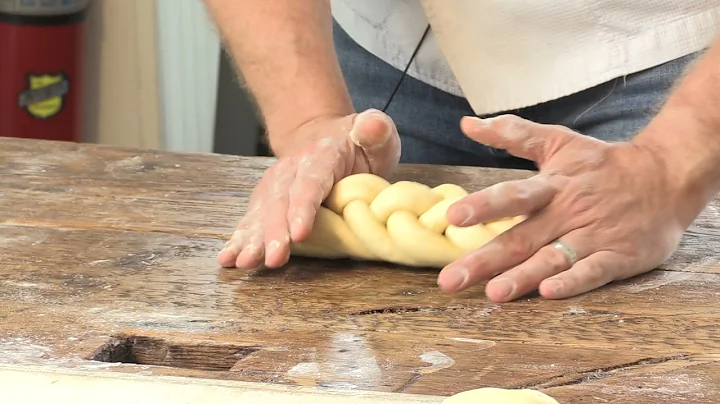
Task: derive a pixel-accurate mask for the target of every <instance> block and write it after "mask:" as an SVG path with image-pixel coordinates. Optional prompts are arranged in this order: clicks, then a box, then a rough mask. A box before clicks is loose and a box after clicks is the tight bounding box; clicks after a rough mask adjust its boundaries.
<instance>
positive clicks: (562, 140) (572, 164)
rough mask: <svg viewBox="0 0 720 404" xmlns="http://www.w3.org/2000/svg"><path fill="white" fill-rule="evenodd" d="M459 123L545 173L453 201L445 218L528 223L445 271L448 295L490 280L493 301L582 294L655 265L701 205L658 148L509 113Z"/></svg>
mask: <svg viewBox="0 0 720 404" xmlns="http://www.w3.org/2000/svg"><path fill="white" fill-rule="evenodd" d="M461 125H462V129H463V131H464V132H465V134H466V135H467V136H469V137H470V138H472V139H474V140H476V141H478V142H480V143H483V144H486V145H489V146H493V147H496V148H499V149H506V150H508V152H510V153H511V154H513V155H515V156H518V157H522V158H526V159H529V160H533V161H535V162H536V163H538V166H539V168H540V172H539V174H538V175H536V176H534V177H532V178H529V179H525V180H518V181H510V182H505V183H500V184H497V185H495V186H492V187H489V188H487V189H484V190H482V191H479V192H476V193H474V194H471V195H469V196H467V197H465V198H464V199H462V200H460V201H458V202H456V203H455V204H454V205H453V206H451V208H450V209H449V211H448V220H449V221H450V222H451V223H452V224H455V225H458V226H468V225H474V224H477V223H480V222H484V221H489V220H493V219H499V218H502V217H508V216H515V215H526V216H527V220H525V221H524V222H522V223H520V224H518V225H517V226H516V227H514V228H512V229H510V230H508V231H507V232H505V233H502V234H501V235H499V236H498V237H497V238H496V239H495V240H493V241H492V242H490V243H488V244H487V245H485V246H483V247H482V248H480V249H478V250H476V251H474V252H472V253H470V254H468V255H466V256H465V257H463V258H460V259H458V260H457V261H455V262H453V263H452V264H450V265H448V266H447V267H446V268H444V269H443V271H442V272H441V273H440V276H439V278H438V284H439V285H440V287H441V288H442V289H443V290H444V291H446V292H457V291H460V290H463V289H465V288H468V287H470V286H473V285H475V284H477V283H479V282H481V281H484V280H488V279H491V280H490V281H489V282H488V284H487V286H486V294H487V295H488V297H489V298H490V299H491V300H493V301H496V302H505V301H510V300H514V299H517V298H518V297H520V296H523V295H525V294H527V293H529V292H532V291H534V290H539V292H540V294H541V295H542V296H544V297H546V298H549V299H560V298H566V297H571V296H574V295H578V294H581V293H584V292H587V291H590V290H592V289H595V288H598V287H600V286H602V285H605V284H607V283H609V282H612V281H616V280H620V279H626V278H629V277H632V276H634V275H638V274H640V273H643V272H647V271H650V270H652V269H654V268H656V267H658V266H659V265H660V264H662V263H663V262H664V261H665V260H666V259H667V258H669V257H670V255H671V254H673V252H674V251H675V250H676V249H677V247H678V244H679V241H680V238H681V237H682V234H683V232H684V230H685V229H686V228H687V227H688V226H689V225H690V223H691V221H692V219H693V218H694V217H696V216H697V215H698V214H699V213H700V211H701V210H702V208H703V205H702V204H701V203H694V202H692V201H693V200H697V198H695V199H692V198H686V195H684V194H683V187H682V184H680V183H678V181H676V180H675V179H674V178H676V176H675V175H673V174H672V173H671V172H670V169H671V168H670V167H668V166H667V164H666V160H664V156H662V155H659V154H658V153H657V152H655V151H654V150H653V149H650V148H646V147H643V146H640V145H637V144H634V143H606V142H603V141H600V140H596V139H594V138H591V137H587V136H583V135H580V134H578V133H575V132H572V131H571V130H570V129H567V128H565V127H560V126H550V125H541V124H537V123H533V122H530V121H527V120H524V119H522V118H519V117H516V116H511V115H506V116H501V117H497V118H493V119H485V120H482V119H478V118H464V119H463V121H462V124H461ZM555 240H560V241H561V242H562V243H564V245H565V246H567V247H568V248H569V249H570V250H571V251H573V252H574V253H575V254H576V257H572V255H573V254H572V253H570V254H564V253H563V250H562V249H561V248H557V247H556V246H554V245H553V244H552V243H553V241H555ZM573 258H575V259H576V262H574V263H573V262H570V260H571V259H573Z"/></svg>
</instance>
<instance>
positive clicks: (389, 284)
mask: <svg viewBox="0 0 720 404" xmlns="http://www.w3.org/2000/svg"><path fill="white" fill-rule="evenodd" d="M271 163H272V161H271V160H268V159H261V158H240V157H234V156H221V155H204V154H177V153H168V152H157V151H141V150H123V149H116V148H110V147H102V146H92V145H75V144H66V143H53V142H41V141H31V140H13V139H2V138H0V322H2V327H1V329H0V364H2V366H0V374H1V373H2V371H5V372H11V371H18V369H24V370H27V369H31V371H29V372H30V373H28V374H32V372H39V371H40V370H42V369H44V371H47V372H51V373H52V372H55V373H57V372H60V373H61V374H68V375H69V374H72V372H84V373H82V374H84V375H88V374H90V375H92V374H95V373H98V372H101V373H102V374H107V373H111V374H118V375H124V376H123V377H126V376H127V377H130V376H129V375H131V374H132V375H135V376H138V375H139V376H138V377H141V376H143V375H145V376H146V377H151V378H152V377H161V378H162V376H183V377H190V378H192V380H198V381H207V382H214V383H226V382H228V381H242V382H263V383H272V384H277V385H281V386H282V385H292V386H298V385H299V386H316V387H317V386H319V387H322V388H329V389H334V390H348V391H351V392H361V391H370V392H386V393H407V394H413V395H420V396H403V397H414V398H413V400H417V401H415V402H434V403H439V402H440V401H441V398H442V397H441V396H447V395H451V394H454V393H458V392H461V391H464V390H469V389H474V388H479V387H485V386H493V387H505V388H520V387H527V388H535V389H539V390H542V391H544V392H545V393H547V394H550V395H552V396H553V397H555V398H556V399H557V400H558V401H560V402H561V403H634V404H644V403H648V404H650V403H652V404H662V403H667V404H670V403H677V402H692V403H717V402H720V261H719V258H718V254H717V253H716V252H717V251H720V231H718V227H719V226H720V205H718V203H717V201H716V202H714V203H713V204H712V205H711V206H710V207H709V208H708V209H707V210H706V211H705V212H704V213H703V215H702V216H701V217H700V218H699V219H698V220H697V221H696V223H695V225H694V226H693V227H692V228H691V229H690V230H689V231H688V232H687V235H686V237H685V239H684V240H683V243H682V246H681V248H680V251H679V252H677V253H676V254H675V255H674V256H673V257H672V258H671V259H670V261H669V262H668V263H667V264H666V265H664V266H663V269H662V270H656V271H653V272H652V273H650V274H647V275H644V276H641V277H637V278H634V279H631V280H628V281H625V282H619V283H616V284H613V285H610V286H608V287H604V288H601V289H600V290H597V291H595V292H592V293H588V294H585V295H582V296H579V297H576V298H573V299H568V300H562V301H546V300H544V299H542V298H540V297H537V296H530V297H528V298H525V299H522V300H519V301H516V302H513V303H508V304H493V303H491V302H489V301H488V300H487V299H486V298H485V296H484V293H483V288H482V287H476V288H474V289H472V290H470V291H466V292H464V293H461V294H458V295H446V294H443V293H441V292H440V291H439V290H438V288H437V286H436V284H435V281H436V276H437V271H434V270H413V269H406V268H398V267H393V266H391V265H387V266H376V265H372V266H370V265H366V264H360V263H354V264H353V263H348V262H339V261H338V262H335V261H323V260H309V259H293V260H292V261H291V263H290V264H289V265H287V266H286V267H284V268H282V269H277V270H258V271H251V272H248V271H241V270H227V269H221V268H219V267H218V265H217V264H216V261H215V258H216V254H217V252H218V251H219V249H220V248H221V247H222V245H223V243H224V242H225V240H226V239H227V237H228V236H229V235H230V234H231V233H232V230H233V228H234V226H235V224H236V221H237V219H238V218H240V216H241V215H242V213H243V211H244V208H245V204H246V201H247V198H248V196H249V194H250V192H251V190H252V187H253V185H254V184H255V183H256V182H257V181H258V180H259V178H260V177H261V175H262V173H263V170H265V169H266V168H267V167H269V166H270V164H271ZM528 175H529V174H528V173H527V172H519V171H494V170H485V169H471V168H450V167H416V166H415V167H412V166H410V167H402V169H401V170H400V172H399V173H398V175H397V177H396V178H395V180H397V179H413V180H416V181H420V182H423V183H426V184H428V185H437V184H440V183H443V182H452V183H457V184H460V185H463V186H465V187H466V188H467V189H471V190H476V189H479V188H481V187H484V186H487V185H489V184H492V183H495V182H498V181H501V180H507V179H512V178H520V177H524V176H528ZM117 362H123V363H117ZM3 366H4V367H3ZM36 366H41V367H42V368H36ZM32 369H34V370H32ZM63 372H65V373H63ZM16 374H17V373H16ZM38 374H40V373H38ZM98 374H99V373H98ZM163 380H164V379H163ZM2 383H3V382H2V381H0V385H1V384H2ZM0 390H1V389H0ZM313 391H314V390H313ZM353 394H359V393H353ZM424 395H428V396H429V397H427V400H425V401H423V396H424ZM358 397H359V395H358ZM384 397H393V395H390V396H387V395H385V396H384ZM398 397H399V396H398ZM348 402H350V401H348ZM355 402H360V401H355ZM398 402H400V401H398Z"/></svg>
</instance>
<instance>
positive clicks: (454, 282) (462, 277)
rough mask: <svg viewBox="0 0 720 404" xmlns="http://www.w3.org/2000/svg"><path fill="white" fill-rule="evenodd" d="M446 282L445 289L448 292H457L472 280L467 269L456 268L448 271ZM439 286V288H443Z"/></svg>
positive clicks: (444, 283)
mask: <svg viewBox="0 0 720 404" xmlns="http://www.w3.org/2000/svg"><path fill="white" fill-rule="evenodd" d="M445 278H446V280H445V281H444V282H443V285H444V288H445V289H448V290H452V291H454V290H457V289H460V288H461V287H463V286H464V285H465V284H466V283H467V281H468V279H469V278H470V271H468V269H467V268H465V267H455V268H451V269H449V270H448V274H447V276H445ZM443 285H439V286H443Z"/></svg>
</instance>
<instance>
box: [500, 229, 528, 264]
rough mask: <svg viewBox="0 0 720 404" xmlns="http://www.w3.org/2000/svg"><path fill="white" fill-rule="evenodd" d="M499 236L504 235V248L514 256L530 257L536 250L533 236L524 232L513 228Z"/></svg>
mask: <svg viewBox="0 0 720 404" xmlns="http://www.w3.org/2000/svg"><path fill="white" fill-rule="evenodd" d="M498 237H502V244H503V245H504V249H505V251H507V253H508V254H509V255H510V256H512V257H529V256H530V255H532V254H533V253H534V252H535V245H534V243H533V240H532V238H531V237H529V236H527V235H525V234H523V233H520V232H517V231H515V232H513V231H512V229H511V230H509V231H506V232H505V233H503V234H501V235H500V236H498Z"/></svg>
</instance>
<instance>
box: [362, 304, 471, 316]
mask: <svg viewBox="0 0 720 404" xmlns="http://www.w3.org/2000/svg"><path fill="white" fill-rule="evenodd" d="M469 309H470V308H469V307H413V306H390V307H381V308H377V309H368V310H360V311H354V312H351V313H349V315H350V316H370V315H375V314H403V313H417V312H425V313H432V312H440V311H455V310H469Z"/></svg>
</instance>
